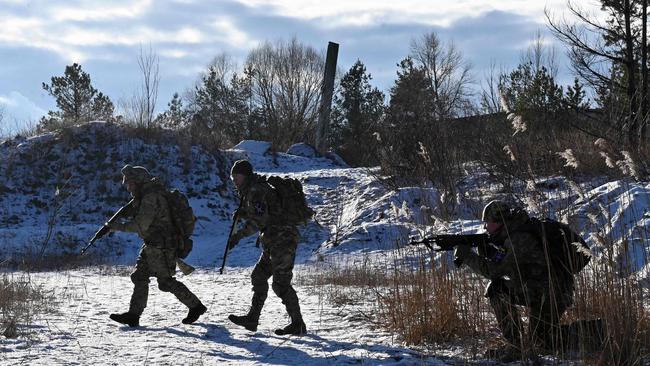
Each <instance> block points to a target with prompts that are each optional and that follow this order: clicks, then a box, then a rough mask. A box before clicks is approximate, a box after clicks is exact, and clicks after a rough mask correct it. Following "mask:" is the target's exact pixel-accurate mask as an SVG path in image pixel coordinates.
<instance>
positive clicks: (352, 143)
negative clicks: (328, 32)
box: [330, 60, 384, 165]
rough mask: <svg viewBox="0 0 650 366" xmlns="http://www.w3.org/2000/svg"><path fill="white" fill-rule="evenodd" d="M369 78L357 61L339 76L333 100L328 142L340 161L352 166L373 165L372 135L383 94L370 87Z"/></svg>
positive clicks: (375, 130) (379, 116) (374, 145)
mask: <svg viewBox="0 0 650 366" xmlns="http://www.w3.org/2000/svg"><path fill="white" fill-rule="evenodd" d="M370 80H372V76H371V75H370V74H367V73H366V67H365V66H364V65H363V63H362V62H361V61H359V60H357V62H356V63H355V64H354V65H352V67H351V68H350V70H349V71H348V72H347V73H346V74H345V75H344V76H343V78H342V79H341V84H340V92H339V93H338V94H337V95H336V96H335V97H334V108H333V110H332V138H331V142H330V146H337V147H338V149H339V150H340V152H341V155H343V158H344V159H345V160H346V161H348V162H349V163H351V164H352V165H373V164H376V163H377V155H376V145H377V141H376V139H375V137H374V136H373V133H375V132H377V125H378V123H379V121H380V119H381V117H382V115H383V112H384V105H383V101H384V94H383V93H382V92H381V91H379V89H377V88H373V87H372V86H371V85H370Z"/></svg>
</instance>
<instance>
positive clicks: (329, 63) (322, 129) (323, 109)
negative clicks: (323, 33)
mask: <svg viewBox="0 0 650 366" xmlns="http://www.w3.org/2000/svg"><path fill="white" fill-rule="evenodd" d="M338 54H339V45H338V43H334V42H329V44H328V45H327V58H326V59H325V74H324V75H323V85H322V88H321V92H322V93H321V94H322V99H321V104H320V111H319V112H320V113H319V114H318V131H317V132H316V147H317V149H318V150H319V151H320V152H321V153H324V152H326V151H327V150H328V149H329V143H328V140H329V139H328V134H329V120H330V110H331V108H332V96H333V94H334V77H335V76H336V60H337V58H338Z"/></svg>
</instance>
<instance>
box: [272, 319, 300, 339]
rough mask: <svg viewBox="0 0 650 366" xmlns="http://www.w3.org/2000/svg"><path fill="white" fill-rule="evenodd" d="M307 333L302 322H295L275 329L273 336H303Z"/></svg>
mask: <svg viewBox="0 0 650 366" xmlns="http://www.w3.org/2000/svg"><path fill="white" fill-rule="evenodd" d="M306 333H307V326H306V325H305V322H303V321H302V320H300V321H297V322H292V323H291V324H289V325H287V326H286V327H284V328H280V329H276V330H275V334H277V335H298V336H300V335H304V334H306Z"/></svg>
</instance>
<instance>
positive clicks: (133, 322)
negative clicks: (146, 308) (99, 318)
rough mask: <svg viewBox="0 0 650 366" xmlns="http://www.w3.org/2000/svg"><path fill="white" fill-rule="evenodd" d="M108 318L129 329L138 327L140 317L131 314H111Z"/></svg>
mask: <svg viewBox="0 0 650 366" xmlns="http://www.w3.org/2000/svg"><path fill="white" fill-rule="evenodd" d="M110 318H111V319H112V320H114V321H116V322H118V323H122V324H126V325H128V326H129V327H137V326H139V325H140V315H137V314H135V313H131V312H126V313H122V314H111V315H110Z"/></svg>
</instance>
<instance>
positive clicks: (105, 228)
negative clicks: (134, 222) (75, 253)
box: [80, 200, 133, 255]
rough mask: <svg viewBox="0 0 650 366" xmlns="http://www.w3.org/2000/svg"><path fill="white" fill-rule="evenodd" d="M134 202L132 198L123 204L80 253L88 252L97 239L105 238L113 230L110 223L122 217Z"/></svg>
mask: <svg viewBox="0 0 650 366" xmlns="http://www.w3.org/2000/svg"><path fill="white" fill-rule="evenodd" d="M132 204H133V200H130V201H129V203H127V204H126V205H124V206H122V207H121V208H120V209H119V210H117V212H116V213H115V214H114V215H113V216H111V218H110V219H108V221H106V223H105V224H104V225H103V226H102V227H101V228H100V229H99V230H97V232H96V233H95V235H93V237H92V238H91V239H90V242H89V243H88V245H86V246H85V247H84V248H83V249H81V253H80V254H81V255H84V254H85V253H86V251H87V250H88V249H89V248H90V247H91V246H93V245H94V244H95V242H96V241H97V240H99V239H101V238H103V237H104V236H106V234H109V233H110V232H111V229H110V228H109V227H108V225H109V224H112V223H113V222H115V221H116V220H117V219H119V218H120V217H122V215H124V213H125V211H126V210H127V209H128V208H130V207H131V205H132Z"/></svg>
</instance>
